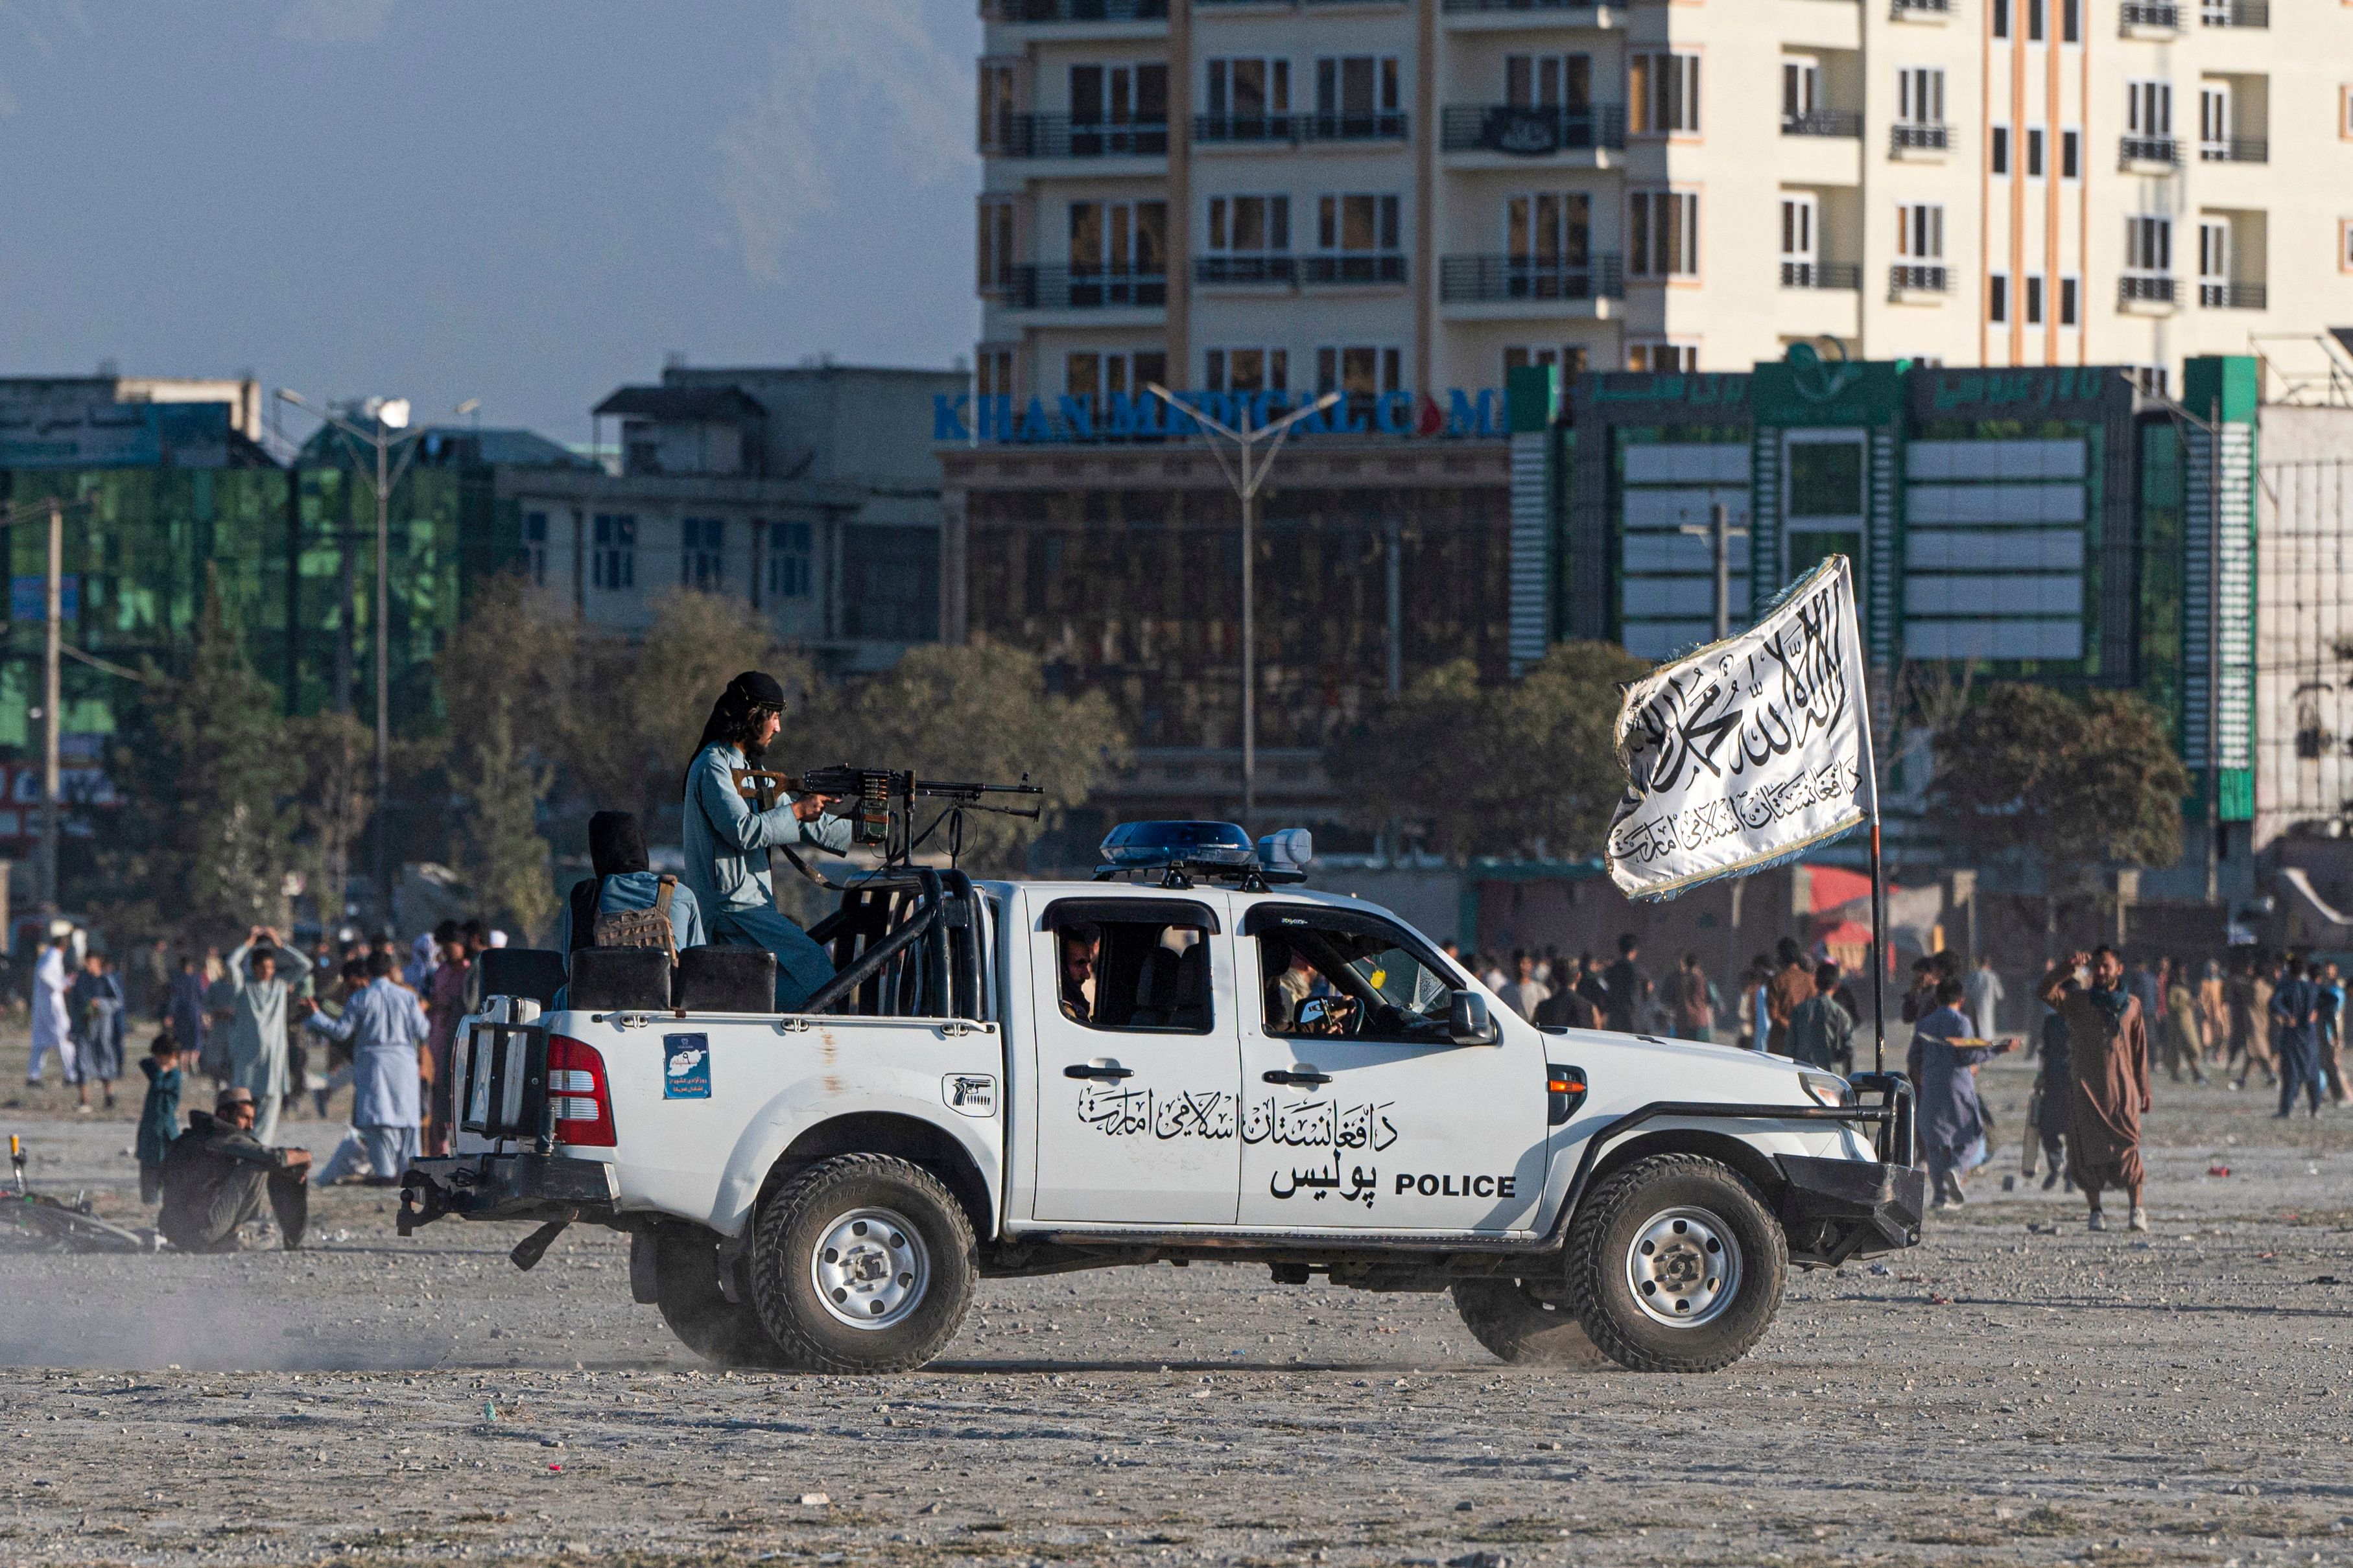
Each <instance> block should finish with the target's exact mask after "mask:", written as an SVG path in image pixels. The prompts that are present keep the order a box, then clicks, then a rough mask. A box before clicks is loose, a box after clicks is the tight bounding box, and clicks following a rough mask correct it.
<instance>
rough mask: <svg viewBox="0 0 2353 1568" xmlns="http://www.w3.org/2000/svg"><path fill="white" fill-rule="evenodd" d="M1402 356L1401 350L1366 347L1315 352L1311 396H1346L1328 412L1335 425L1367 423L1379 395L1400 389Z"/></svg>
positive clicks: (1374, 411)
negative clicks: (1341, 403)
mask: <svg viewBox="0 0 2353 1568" xmlns="http://www.w3.org/2000/svg"><path fill="white" fill-rule="evenodd" d="M1404 378H1405V353H1404V351H1403V350H1401V349H1393V348H1387V347H1375V346H1372V345H1369V344H1366V345H1354V346H1346V345H1344V346H1341V347H1336V348H1319V349H1317V350H1316V351H1315V393H1316V395H1317V396H1319V397H1320V396H1322V395H1324V393H1327V392H1341V393H1345V394H1346V395H1347V401H1346V402H1345V403H1344V404H1343V405H1341V406H1340V407H1338V408H1336V409H1335V410H1333V411H1332V413H1331V416H1330V417H1331V419H1332V422H1333V423H1334V424H1335V426H1336V425H1338V424H1340V423H1342V422H1343V421H1345V422H1348V423H1356V422H1357V421H1364V422H1367V423H1369V422H1370V421H1371V420H1372V419H1373V417H1374V416H1375V414H1376V413H1377V407H1378V405H1379V403H1380V400H1381V398H1382V397H1383V396H1385V395H1388V394H1389V393H1392V392H1398V391H1401V390H1403V386H1402V383H1403V381H1404Z"/></svg>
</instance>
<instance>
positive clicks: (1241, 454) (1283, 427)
mask: <svg viewBox="0 0 2353 1568" xmlns="http://www.w3.org/2000/svg"><path fill="white" fill-rule="evenodd" d="M1145 391H1147V392H1149V393H1151V394H1152V395H1153V396H1155V397H1157V398H1158V399H1160V401H1161V402H1163V403H1165V404H1166V405H1168V406H1169V407H1170V408H1171V409H1172V410H1174V411H1175V412H1174V417H1173V418H1172V421H1171V428H1172V430H1173V431H1174V432H1175V433H1176V434H1180V435H1181V434H1182V433H1183V426H1182V425H1181V424H1178V423H1176V421H1177V420H1183V419H1189V420H1191V421H1193V422H1194V423H1195V424H1197V425H1198V426H1201V427H1202V429H1204V430H1206V431H1208V433H1210V435H1212V436H1213V437H1216V436H1222V437H1225V438H1226V439H1227V440H1229V441H1230V442H1232V443H1233V444H1234V459H1235V460H1234V461H1233V462H1228V461H1227V460H1226V453H1225V448H1224V447H1220V446H1219V444H1218V443H1217V441H1215V440H1214V439H1213V440H1211V441H1210V442H1209V452H1210V455H1211V456H1213V457H1215V458H1217V459H1218V467H1219V468H1221V469H1222V470H1224V472H1225V476H1226V482H1227V483H1228V484H1230V485H1231V486H1233V488H1234V494H1235V495H1237V496H1239V497H1240V499H1241V503H1242V823H1241V825H1242V828H1243V830H1244V831H1245V832H1247V831H1248V830H1249V828H1250V819H1251V818H1252V817H1253V816H1256V815H1257V814H1258V605H1257V595H1256V593H1255V589H1256V586H1257V577H1258V571H1257V567H1258V559H1257V557H1258V492H1259V489H1260V487H1261V486H1262V485H1264V484H1265V483H1266V475H1267V470H1268V469H1269V468H1272V467H1273V466H1274V459H1275V455H1276V454H1277V453H1279V452H1281V451H1282V444H1283V442H1284V441H1286V440H1288V439H1289V438H1290V437H1291V432H1292V428H1293V426H1296V425H1297V424H1298V423H1299V422H1300V421H1301V420H1302V419H1304V418H1306V417H1307V416H1309V415H1311V414H1320V413H1322V412H1323V411H1324V409H1326V408H1329V407H1331V406H1332V405H1334V404H1335V403H1337V402H1339V401H1340V394H1339V393H1337V392H1327V393H1325V394H1324V395H1323V396H1321V397H1319V398H1317V399H1316V400H1315V401H1314V402H1313V403H1310V404H1308V405H1305V406H1303V407H1300V408H1294V409H1293V410H1292V411H1291V412H1290V413H1288V414H1286V415H1284V416H1282V418H1280V419H1278V420H1276V421H1275V422H1274V423H1273V424H1271V425H1269V426H1264V427H1262V428H1259V429H1252V428H1251V426H1250V405H1249V402H1248V400H1247V399H1245V400H1244V401H1243V405H1242V412H1241V428H1240V429H1239V430H1237V429H1234V428H1233V427H1232V426H1228V425H1222V424H1219V422H1218V421H1217V420H1215V419H1212V418H1211V417H1210V416H1208V415H1207V414H1204V413H1202V412H1201V411H1200V410H1199V409H1198V408H1195V407H1193V406H1191V405H1188V404H1185V403H1180V402H1178V401H1177V399H1176V395H1175V394H1173V393H1171V392H1170V391H1169V390H1168V389H1167V388H1166V387H1165V386H1163V385H1161V384H1159V383H1157V382H1153V383H1151V384H1148V385H1147V386H1146V387H1145ZM1261 441H1264V442H1266V444H1267V446H1266V450H1265V451H1264V452H1263V453H1260V452H1259V451H1258V450H1257V447H1258V444H1259V443H1260V442H1261ZM1253 458H1255V462H1253ZM1237 465H1239V467H1237Z"/></svg>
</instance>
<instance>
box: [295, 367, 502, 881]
mask: <svg viewBox="0 0 2353 1568" xmlns="http://www.w3.org/2000/svg"><path fill="white" fill-rule="evenodd" d="M278 395H279V397H280V399H281V400H283V401H285V402H288V403H290V404H292V405H294V406H295V407H297V408H300V409H301V410H303V411H304V412H306V413H309V414H311V415H314V416H317V417H318V418H320V419H322V420H323V421H325V422H326V423H327V424H329V425H332V426H334V427H335V428H336V429H337V430H338V431H340V432H341V433H342V434H343V437H344V438H345V439H346V440H348V441H351V442H353V443H355V444H356V445H358V446H361V447H373V448H374V449H375V480H374V489H375V888H376V897H377V898H379V899H381V900H383V902H384V914H385V918H386V919H387V920H388V919H390V918H391V914H392V869H391V861H390V854H391V837H392V836H391V833H390V832H389V830H388V825H387V823H386V821H385V803H386V802H387V801H389V800H390V799H391V798H392V638H391V636H390V632H391V621H392V566H391V557H392V492H393V491H394V489H396V488H398V486H399V484H400V481H401V479H403V478H404V477H405V476H406V474H407V472H408V465H409V464H410V463H411V462H412V461H414V460H415V458H416V457H417V445H416V441H417V437H419V436H422V435H423V434H425V427H424V426H416V427H414V428H412V427H411V426H410V425H409V422H408V420H409V406H408V399H406V398H405V397H371V398H369V399H368V400H367V401H366V402H365V403H364V404H362V405H360V408H361V411H362V412H364V414H365V415H366V416H367V417H368V420H369V424H370V426H372V428H370V429H362V428H361V427H359V426H356V425H353V423H351V421H349V420H347V419H345V418H343V416H341V415H339V414H337V413H335V412H334V411H333V410H332V409H330V408H326V407H322V406H321V405H318V404H315V403H312V402H311V400H310V399H309V398H307V397H304V396H303V395H301V394H300V393H298V392H291V391H289V390H288V389H287V388H285V387H282V386H281V387H280V388H279V389H278ZM468 403H469V404H470V405H471V407H469V406H468V405H467V404H460V405H459V410H460V411H461V412H465V413H471V412H473V411H474V409H478V408H480V406H481V405H480V401H479V400H477V399H469V400H468ZM394 447H402V448H403V449H402V451H401V454H400V460H399V462H398V463H397V464H395V463H394V462H393V460H392V449H393V448H394ZM344 611H345V613H346V614H349V612H350V606H349V605H345V606H344ZM336 896H337V901H338V902H339V903H340V901H341V899H342V889H337V893H336Z"/></svg>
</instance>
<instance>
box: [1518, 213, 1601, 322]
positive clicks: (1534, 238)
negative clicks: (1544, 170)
mask: <svg viewBox="0 0 2353 1568" xmlns="http://www.w3.org/2000/svg"><path fill="white" fill-rule="evenodd" d="M1592 237H1593V198H1592V197H1591V196H1589V195H1586V194H1585V193H1584V192H1583V191H1537V192H1534V193H1531V194H1529V195H1516V196H1507V197H1505V198H1504V261H1505V268H1506V270H1507V271H1508V272H1509V274H1510V275H1511V277H1512V279H1514V290H1513V297H1514V298H1515V299H1516V298H1521V297H1523V296H1524V295H1525V294H1526V293H1530V292H1533V293H1535V294H1536V295H1537V296H1539V297H1543V296H1544V295H1545V291H1546V284H1545V283H1544V282H1542V281H1536V282H1535V283H1534V284H1533V285H1531V284H1529V283H1528V282H1527V280H1529V279H1538V280H1541V279H1553V278H1557V277H1559V276H1560V275H1561V274H1563V273H1564V272H1570V271H1582V270H1583V269H1584V268H1588V267H1589V266H1591V265H1592V260H1593V255H1592Z"/></svg>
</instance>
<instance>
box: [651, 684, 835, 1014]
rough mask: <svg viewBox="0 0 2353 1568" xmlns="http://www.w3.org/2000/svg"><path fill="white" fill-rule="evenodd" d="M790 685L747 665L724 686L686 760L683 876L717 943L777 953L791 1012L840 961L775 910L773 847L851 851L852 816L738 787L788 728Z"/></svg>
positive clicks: (782, 993) (820, 801) (784, 1009)
mask: <svg viewBox="0 0 2353 1568" xmlns="http://www.w3.org/2000/svg"><path fill="white" fill-rule="evenodd" d="M784 712H785V689H784V687H783V686H782V685H781V684H779V683H778V682H777V680H776V677H775V676H772V675H769V674H767V673H766V672H765V671H763V670H756V669H747V670H745V671H744V673H743V674H741V675H739V676H737V677H736V678H735V679H733V680H731V681H729V682H728V683H727V689H726V690H724V691H723V692H721V693H720V694H719V700H718V701H716V702H714V703H712V706H711V717H710V719H709V720H707V721H705V722H704V724H703V726H702V740H701V741H699V742H696V744H695V749H694V760H693V761H692V762H691V763H689V764H688V765H687V770H686V799H685V804H684V808H683V809H684V817H683V824H682V828H681V836H682V837H683V839H684V841H685V842H684V847H685V852H686V873H685V876H684V877H683V878H682V880H683V881H684V882H685V883H686V885H687V887H688V888H690V889H692V890H693V893H694V900H695V904H696V906H697V907H698V909H699V910H701V911H702V919H703V923H704V925H705V927H706V929H707V930H708V931H709V932H710V935H711V940H712V942H714V943H717V944H720V945H723V946H728V945H732V946H737V947H765V948H766V949H767V950H768V951H769V952H773V953H775V954H776V1010H777V1011H778V1012H780V1013H789V1012H791V1011H792V1010H793V1009H795V1008H797V1007H798V1006H799V1005H801V1004H802V1003H804V1002H806V1001H807V1000H808V999H809V997H810V996H811V995H813V994H816V992H817V991H818V988H819V987H820V986H822V985H823V984H825V983H826V982H827V981H828V980H830V979H832V978H833V961H832V960H831V959H830V958H828V957H827V956H826V951H825V949H823V948H822V947H819V946H818V944H817V943H816V942H811V941H810V940H809V938H808V933H807V932H806V931H802V930H801V928H800V927H799V926H797V925H796V924H794V923H793V922H792V921H790V920H789V919H787V918H786V916H785V915H783V914H782V913H780V912H778V910H777V909H776V888H775V885H774V884H773V883H771V882H770V881H769V879H768V851H769V850H771V849H774V848H791V847H795V846H797V845H811V846H814V847H818V848H820V849H828V850H831V851H832V852H833V853H835V854H837V855H839V854H841V853H843V852H845V851H846V850H848V849H849V819H848V818H846V817H839V816H827V815H826V814H825V808H826V807H827V806H828V805H831V804H832V801H831V799H830V797H828V796H825V795H797V796H793V797H791V798H788V799H786V800H783V801H780V802H779V803H778V804H777V805H776V806H775V807H774V808H773V809H771V810H768V811H754V809H753V808H752V803H751V802H750V801H747V800H745V799H744V796H743V794H742V793H741V792H740V791H739V790H738V789H737V788H736V786H735V778H734V773H735V770H736V769H738V768H744V767H756V766H758V765H759V762H760V759H761V758H762V757H764V756H765V755H766V753H767V750H768V747H769V745H770V743H772V742H774V741H775V740H776V731H778V730H780V729H782V728H783V726H784Z"/></svg>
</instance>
